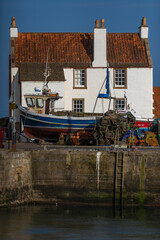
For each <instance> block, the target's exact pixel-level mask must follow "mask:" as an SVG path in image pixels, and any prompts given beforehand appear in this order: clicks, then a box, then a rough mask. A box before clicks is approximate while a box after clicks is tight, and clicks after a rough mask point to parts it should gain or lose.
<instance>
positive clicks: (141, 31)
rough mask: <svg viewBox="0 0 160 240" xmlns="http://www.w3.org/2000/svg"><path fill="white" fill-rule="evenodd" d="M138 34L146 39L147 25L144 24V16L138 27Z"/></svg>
mask: <svg viewBox="0 0 160 240" xmlns="http://www.w3.org/2000/svg"><path fill="white" fill-rule="evenodd" d="M139 36H140V38H142V39H148V26H147V25H146V17H143V18H142V22H141V26H140V27H139Z"/></svg>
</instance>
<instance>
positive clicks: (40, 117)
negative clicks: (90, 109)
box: [19, 95, 100, 140]
mask: <svg viewBox="0 0 160 240" xmlns="http://www.w3.org/2000/svg"><path fill="white" fill-rule="evenodd" d="M25 97H26V100H27V99H28V98H30V100H32V101H34V102H35V103H36V104H35V108H36V110H35V111H32V110H31V109H30V108H29V109H28V108H25V107H22V106H20V107H19V109H20V111H21V118H22V122H23V127H24V133H25V134H26V136H28V137H29V138H35V139H44V140H57V139H58V138H59V137H60V135H61V134H73V133H76V132H78V131H80V130H83V131H92V130H93V127H94V125H95V122H96V121H99V119H100V117H98V116H85V117H81V116H77V117H76V116H71V115H72V113H71V112H65V114H66V116H58V115H56V113H55V114H47V113H45V110H44V108H42V107H41V109H39V106H38V105H37V104H38V101H41V102H44V98H46V101H49V100H53V97H52V98H50V97H49V96H43V95H39V96H38V97H37V96H36V95H35V96H33V95H32V96H29V95H28V96H25ZM33 99H35V100H33ZM44 103H45V102H44ZM41 106H42V105H41ZM32 109H33V107H32ZM40 111H41V112H40ZM61 114H63V113H61Z"/></svg>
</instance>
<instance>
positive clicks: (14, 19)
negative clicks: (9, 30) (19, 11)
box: [11, 17, 16, 27]
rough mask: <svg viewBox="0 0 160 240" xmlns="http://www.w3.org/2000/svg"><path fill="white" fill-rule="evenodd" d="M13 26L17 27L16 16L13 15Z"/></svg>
mask: <svg viewBox="0 0 160 240" xmlns="http://www.w3.org/2000/svg"><path fill="white" fill-rule="evenodd" d="M11 25H12V27H15V26H16V18H15V17H12V24H11Z"/></svg>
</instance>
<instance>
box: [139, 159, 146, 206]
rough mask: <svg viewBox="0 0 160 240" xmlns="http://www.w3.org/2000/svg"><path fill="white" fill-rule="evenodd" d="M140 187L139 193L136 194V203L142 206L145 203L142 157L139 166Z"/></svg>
mask: <svg viewBox="0 0 160 240" xmlns="http://www.w3.org/2000/svg"><path fill="white" fill-rule="evenodd" d="M139 178H140V186H139V193H138V203H139V204H140V205H143V204H144V202H145V193H144V188H145V157H144V156H142V159H141V165H140V175H139Z"/></svg>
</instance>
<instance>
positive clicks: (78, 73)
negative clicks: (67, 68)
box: [73, 69, 86, 88]
mask: <svg viewBox="0 0 160 240" xmlns="http://www.w3.org/2000/svg"><path fill="white" fill-rule="evenodd" d="M73 72H74V77H73V81H74V82H73V88H86V70H85V69H74V71H73Z"/></svg>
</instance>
